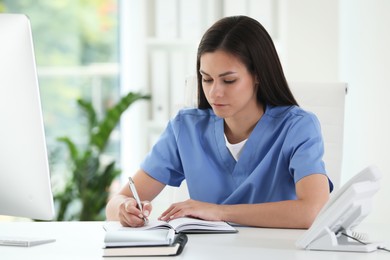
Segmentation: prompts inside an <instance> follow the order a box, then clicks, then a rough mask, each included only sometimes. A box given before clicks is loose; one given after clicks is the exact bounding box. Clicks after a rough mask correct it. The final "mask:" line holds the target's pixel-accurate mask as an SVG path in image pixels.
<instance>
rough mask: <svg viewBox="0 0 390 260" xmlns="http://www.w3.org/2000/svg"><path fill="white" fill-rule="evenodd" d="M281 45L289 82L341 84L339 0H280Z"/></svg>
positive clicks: (282, 58)
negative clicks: (339, 82)
mask: <svg viewBox="0 0 390 260" xmlns="http://www.w3.org/2000/svg"><path fill="white" fill-rule="evenodd" d="M279 10H280V11H279V44H280V47H281V51H282V53H281V60H282V63H283V68H284V70H285V73H286V77H287V80H288V81H308V82H311V81H314V82H329V81H338V73H339V63H338V47H339V31H338V30H339V20H338V16H337V12H338V1H337V0H315V1H313V0H280V2H279Z"/></svg>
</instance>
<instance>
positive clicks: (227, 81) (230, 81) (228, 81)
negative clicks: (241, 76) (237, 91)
mask: <svg viewBox="0 0 390 260" xmlns="http://www.w3.org/2000/svg"><path fill="white" fill-rule="evenodd" d="M224 82H225V84H233V83H234V82H236V80H235V79H232V80H224Z"/></svg>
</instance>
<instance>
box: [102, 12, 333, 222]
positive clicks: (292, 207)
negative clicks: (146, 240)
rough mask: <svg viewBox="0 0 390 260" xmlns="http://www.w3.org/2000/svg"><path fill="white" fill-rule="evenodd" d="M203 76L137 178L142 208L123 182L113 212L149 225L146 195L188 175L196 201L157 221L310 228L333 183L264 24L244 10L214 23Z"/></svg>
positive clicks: (311, 123) (112, 216) (312, 123)
mask: <svg viewBox="0 0 390 260" xmlns="http://www.w3.org/2000/svg"><path fill="white" fill-rule="evenodd" d="M197 77H198V101H199V106H198V108H197V109H185V110H182V111H180V112H179V113H178V115H177V116H176V117H175V118H174V119H173V120H171V121H170V122H169V124H168V126H167V128H166V129H165V131H164V133H163V134H162V135H161V137H160V139H159V141H158V142H157V143H156V145H155V146H154V147H153V149H152V150H151V152H150V153H149V155H148V156H147V157H146V158H145V160H144V161H143V163H142V164H141V169H140V170H139V171H138V172H137V173H136V174H135V176H134V178H133V179H134V182H135V185H136V187H137V190H138V193H139V195H140V197H141V200H143V201H144V203H143V204H144V205H143V212H141V211H140V210H139V209H138V208H137V206H136V205H137V204H136V202H135V200H134V199H133V197H132V194H131V192H130V190H129V188H128V186H127V185H126V186H125V187H123V189H122V190H121V191H120V192H119V194H117V195H115V196H114V197H113V198H112V199H111V200H110V201H109V203H108V205H107V209H106V213H107V218H108V219H109V220H119V221H120V222H121V223H122V225H125V226H142V225H144V220H143V219H144V218H145V217H148V216H149V214H150V211H151V210H152V205H151V204H150V203H149V202H148V201H152V200H153V199H154V198H155V197H156V196H157V195H158V194H159V193H160V192H161V191H162V190H163V189H164V187H165V185H172V186H179V185H180V183H181V182H182V181H183V180H184V179H186V181H187V186H188V190H189V194H190V197H191V199H189V200H187V201H184V202H179V203H175V204H172V205H171V206H170V207H169V208H168V209H167V210H166V211H165V212H163V213H162V214H161V217H160V219H162V220H170V219H174V218H179V217H183V216H191V217H196V218H201V219H206V220H223V221H228V222H234V223H238V224H242V225H249V226H259V227H280V228H308V227H310V225H311V223H312V222H313V220H314V219H315V217H316V216H317V214H318V212H319V211H320V209H321V208H322V206H323V205H324V204H325V202H326V201H327V200H328V197H329V191H331V190H332V184H331V182H330V181H329V180H328V177H327V176H326V173H325V166H324V163H323V161H322V156H323V141H322V136H321V130H320V125H319V122H318V120H317V118H316V117H315V116H314V115H313V114H311V113H308V112H305V111H304V110H302V109H301V108H299V107H298V104H297V102H296V101H295V99H294V97H293V95H292V93H291V91H290V89H289V87H288V84H287V82H286V79H285V76H284V73H283V70H282V67H281V64H280V61H279V58H278V55H277V53H276V50H275V47H274V45H273V42H272V40H271V38H270V36H269V35H268V33H267V32H266V30H265V29H264V28H263V27H262V26H261V25H260V23H258V22H257V21H256V20H254V19H251V18H249V17H245V16H236V17H227V18H223V19H221V20H219V21H218V22H216V23H215V24H214V25H213V26H212V27H211V28H210V29H209V30H208V31H207V32H206V33H205V35H204V36H203V38H202V40H201V42H200V44H199V48H198V54H197Z"/></svg>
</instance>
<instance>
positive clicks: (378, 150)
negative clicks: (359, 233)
mask: <svg viewBox="0 0 390 260" xmlns="http://www.w3.org/2000/svg"><path fill="white" fill-rule="evenodd" d="M389 12H390V1H388V0H342V1H341V4H340V40H341V41H340V43H341V45H340V79H341V80H344V81H346V82H348V84H349V93H348V99H347V103H346V128H345V133H346V134H345V151H344V171H343V172H344V176H343V177H345V178H348V177H350V176H351V175H352V174H353V173H355V172H357V171H359V170H361V169H362V168H363V167H365V166H367V165H369V164H376V165H377V166H378V167H379V168H380V169H381V171H382V173H383V175H384V176H383V179H382V182H381V186H382V188H381V190H380V191H379V193H378V194H377V195H376V196H375V204H374V208H373V212H372V214H371V215H370V216H369V217H368V218H367V221H368V222H379V223H383V224H385V223H388V220H389V219H390V207H389V198H390V188H389V187H390V174H389V172H390V164H389V162H390V153H389V147H390V137H389V133H390V115H389V112H390V108H389V107H388V104H389V102H388V100H389V98H390V73H389V69H390V30H389V25H390V17H389V15H388V14H389Z"/></svg>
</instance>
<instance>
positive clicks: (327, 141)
mask: <svg viewBox="0 0 390 260" xmlns="http://www.w3.org/2000/svg"><path fill="white" fill-rule="evenodd" d="M289 85H290V88H291V91H292V92H293V94H294V96H295V98H296V100H297V101H298V104H299V106H300V107H302V108H303V109H305V110H308V111H311V112H313V113H314V114H315V115H316V116H317V118H318V120H319V121H320V123H321V130H322V135H323V138H324V145H325V154H324V162H325V166H326V170H327V173H328V175H329V177H330V179H331V180H332V182H333V185H334V188H335V190H336V189H338V188H339V187H340V181H341V168H342V160H343V140H344V110H345V95H346V94H347V89H348V88H347V84H346V83H308V82H305V83H303V82H290V83H289Z"/></svg>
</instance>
